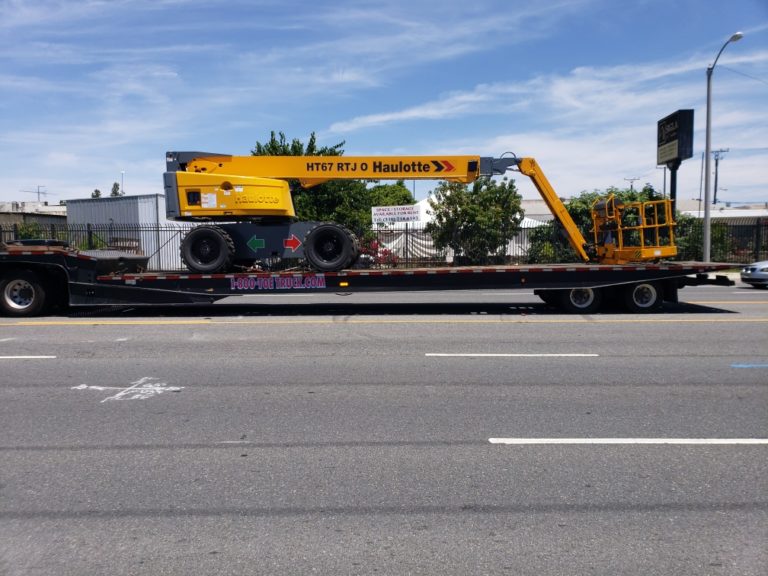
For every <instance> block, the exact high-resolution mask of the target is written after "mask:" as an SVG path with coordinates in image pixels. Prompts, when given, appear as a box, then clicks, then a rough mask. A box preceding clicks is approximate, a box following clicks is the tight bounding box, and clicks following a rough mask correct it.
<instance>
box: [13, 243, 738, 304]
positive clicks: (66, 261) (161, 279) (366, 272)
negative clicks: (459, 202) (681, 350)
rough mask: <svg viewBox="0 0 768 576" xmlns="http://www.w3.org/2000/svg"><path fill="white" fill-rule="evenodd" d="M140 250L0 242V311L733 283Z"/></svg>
mask: <svg viewBox="0 0 768 576" xmlns="http://www.w3.org/2000/svg"><path fill="white" fill-rule="evenodd" d="M145 265H146V258H145V257H137V256H134V255H130V254H120V253H104V254H90V253H84V252H79V251H77V250H72V249H70V248H68V247H66V246H64V245H57V243H56V242H51V241H41V242H39V243H37V244H35V243H26V244H21V243H18V244H17V243H12V244H0V313H3V314H4V315H8V316H16V317H23V316H34V315H40V314H45V313H47V312H49V311H50V310H52V309H54V307H55V306H58V307H60V308H61V307H66V306H125V305H168V304H193V303H213V302H216V301H218V300H221V299H223V298H227V297H230V296H243V295H259V294H272V295H274V294H286V293H292V292H305V293H306V292H314V293H331V294H334V293H340V292H343V293H350V292H407V291H429V290H496V289H519V288H526V289H533V290H534V292H535V293H536V294H537V295H539V296H540V297H541V299H542V300H544V301H545V302H547V303H548V304H552V305H554V306H558V307H559V308H561V309H563V310H565V311H567V312H574V313H582V314H589V313H593V312H596V311H598V310H599V309H600V307H601V305H602V304H603V303H604V302H606V301H619V302H621V303H623V304H624V306H625V307H626V308H627V309H628V310H629V311H631V312H648V311H654V310H658V309H659V308H661V306H662V304H663V302H665V301H666V302H677V299H678V290H679V289H680V288H682V287H684V286H693V285H705V284H715V285H726V286H727V285H733V284H734V282H733V281H732V280H730V279H728V278H727V277H726V276H720V275H717V276H715V277H711V276H710V274H711V273H714V272H718V271H722V270H726V269H729V268H732V267H733V265H732V264H721V263H703V262H662V263H647V262H645V263H638V264H617V265H607V264H553V265H531V266H529V265H516V266H506V265H505V266H467V267H441V268H391V269H381V270H379V269H350V270H341V271H338V272H324V273H323V272H314V271H302V272H296V271H286V272H231V273H224V274H197V273H187V272H181V273H179V272H167V273H149V272H142V271H141V270H142V269H143V266H145Z"/></svg>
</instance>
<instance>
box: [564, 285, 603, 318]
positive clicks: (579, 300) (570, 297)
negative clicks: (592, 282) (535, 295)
mask: <svg viewBox="0 0 768 576" xmlns="http://www.w3.org/2000/svg"><path fill="white" fill-rule="evenodd" d="M602 303H603V291H602V290H600V289H599V288H569V289H567V290H561V291H560V307H561V308H562V309H563V310H565V311H566V312H570V313H576V314H592V313H594V312H597V311H598V310H599V309H600V306H601V304H602Z"/></svg>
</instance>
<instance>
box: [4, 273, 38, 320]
mask: <svg viewBox="0 0 768 576" xmlns="http://www.w3.org/2000/svg"><path fill="white" fill-rule="evenodd" d="M45 305H46V293H45V287H44V285H43V283H42V282H41V281H40V278H38V276H37V274H35V273H34V272H32V271H30V270H11V271H9V272H7V273H6V274H5V275H4V276H3V277H2V279H0V309H1V310H2V311H3V313H4V314H5V315H8V316H17V317H22V316H35V315H37V314H41V313H42V312H43V310H44V309H45Z"/></svg>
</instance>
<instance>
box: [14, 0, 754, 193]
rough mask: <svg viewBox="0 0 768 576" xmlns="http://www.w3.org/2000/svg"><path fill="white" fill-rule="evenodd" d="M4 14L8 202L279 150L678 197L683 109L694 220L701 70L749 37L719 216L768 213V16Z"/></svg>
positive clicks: (133, 6)
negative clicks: (175, 153)
mask: <svg viewBox="0 0 768 576" xmlns="http://www.w3.org/2000/svg"><path fill="white" fill-rule="evenodd" d="M0 14H2V17H1V18H0V52H1V53H2V56H0V94H2V97H0V158H2V159H3V168H2V170H1V171H0V202H3V201H35V200H37V196H36V194H37V192H41V193H42V196H41V198H42V199H43V200H47V201H48V202H49V203H50V204H57V203H59V201H62V200H67V199H72V198H87V197H90V194H91V192H92V191H93V190H94V189H96V188H98V189H100V190H101V191H102V193H104V194H109V192H110V190H111V188H112V184H113V183H114V182H121V183H122V185H123V189H124V191H125V193H126V194H127V195H134V194H155V193H162V191H163V188H162V173H163V172H164V170H165V153H166V151H169V150H199V151H206V152H216V153H226V154H236V155H248V154H250V152H251V150H252V149H253V148H254V147H255V144H256V142H265V141H266V140H268V139H269V136H270V132H271V131H276V132H280V131H282V132H284V133H285V134H286V136H287V137H288V138H289V139H293V138H299V139H300V140H302V141H306V140H307V139H308V137H309V135H310V134H311V133H312V132H315V133H316V135H317V138H318V142H319V144H321V145H329V146H330V145H334V144H337V143H339V142H344V143H345V144H344V150H345V153H346V154H347V155H393V154H394V155H397V154H408V155H420V154H425V155H435V154H473V155H481V156H496V157H498V156H500V155H502V154H504V153H506V152H513V153H515V154H516V155H518V156H533V157H535V158H536V159H537V161H538V163H539V164H540V166H541V167H542V169H543V170H544V171H545V173H546V174H547V176H548V178H549V180H550V181H551V183H552V184H553V186H554V187H555V189H556V191H557V192H558V194H559V195H560V196H561V197H565V198H568V197H571V196H573V195H577V194H579V193H580V192H582V191H585V190H589V191H592V190H606V189H607V188H609V187H617V188H628V187H629V186H630V185H633V186H634V187H640V186H642V185H644V184H646V183H649V184H651V185H653V186H654V187H655V188H656V189H657V190H659V191H662V190H663V188H664V180H665V174H666V176H667V181H668V177H669V175H668V174H667V173H666V172H665V170H663V169H662V168H661V167H657V166H656V142H657V141H656V131H657V122H658V120H660V119H661V118H663V117H665V116H667V115H669V114H671V113H673V112H675V111H676V110H678V109H693V110H694V111H695V112H694V114H695V129H694V145H693V152H694V154H693V157H692V158H691V159H689V160H686V161H685V162H683V164H682V166H681V168H680V170H679V172H678V198H679V199H696V198H700V197H701V194H702V192H701V189H702V185H701V182H702V174H703V170H702V157H703V152H704V147H705V119H706V69H707V66H708V65H710V64H712V63H713V61H714V59H715V57H716V55H717V53H718V51H719V50H720V48H721V47H722V46H723V44H724V43H725V42H726V41H727V40H728V39H729V38H730V37H731V35H732V34H733V33H735V32H737V31H741V32H743V33H744V37H743V39H742V40H740V41H738V42H733V43H730V44H728V46H727V47H726V49H725V50H724V52H723V53H722V55H721V57H720V59H719V60H718V63H717V66H716V68H715V69H714V72H713V76H712V149H713V150H720V149H723V150H725V149H727V150H728V152H727V153H723V154H722V155H721V160H720V162H719V175H718V188H719V190H718V200H722V201H724V202H726V201H727V202H733V203H746V202H761V203H762V202H768V0H730V1H729V2H724V1H722V0H635V1H632V0H525V1H520V0H472V1H471V2H467V1H466V0H460V1H459V0H375V1H371V0H333V1H332V2H331V1H326V0H311V1H310V0H227V1H218V0H79V1H70V0H0ZM712 166H713V169H714V162H713V163H712ZM511 176H512V177H513V178H514V179H515V182H516V183H517V185H518V188H519V190H520V191H521V193H522V194H523V196H524V197H526V198H536V197H537V193H536V191H535V189H534V188H533V186H532V185H531V183H530V182H528V181H527V179H526V178H525V177H522V178H521V177H519V175H517V174H512V175H511ZM409 186H410V184H409ZM433 186H434V183H429V182H426V183H425V182H420V183H419V184H418V185H416V186H415V187H414V190H415V192H416V196H417V199H420V198H423V197H425V196H426V195H427V193H428V191H429V190H430V189H431V188H432V187H433ZM667 186H669V184H667Z"/></svg>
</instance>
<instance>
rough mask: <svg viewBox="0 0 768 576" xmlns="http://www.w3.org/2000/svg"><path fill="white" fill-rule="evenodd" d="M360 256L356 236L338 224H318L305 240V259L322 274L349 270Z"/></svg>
mask: <svg viewBox="0 0 768 576" xmlns="http://www.w3.org/2000/svg"><path fill="white" fill-rule="evenodd" d="M357 256H358V248H357V240H356V238H355V236H354V235H353V234H352V232H350V231H349V230H347V229H346V228H344V227H343V226H339V225H338V224H332V223H324V224H318V225H317V226H315V227H314V228H312V230H310V231H309V232H308V233H307V236H306V237H305V238H304V257H305V258H306V259H307V262H309V265H310V266H311V267H312V268H313V269H315V270H318V271H320V272H337V271H338V270H343V269H344V268H349V267H350V266H351V265H352V264H353V263H354V261H355V260H356V259H357Z"/></svg>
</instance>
